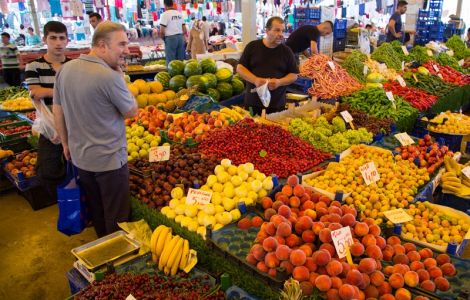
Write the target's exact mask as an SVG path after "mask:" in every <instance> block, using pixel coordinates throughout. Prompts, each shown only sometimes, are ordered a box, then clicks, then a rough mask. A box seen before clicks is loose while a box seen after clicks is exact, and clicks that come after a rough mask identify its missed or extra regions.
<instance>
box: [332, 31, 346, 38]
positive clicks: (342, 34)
mask: <svg viewBox="0 0 470 300" xmlns="http://www.w3.org/2000/svg"><path fill="white" fill-rule="evenodd" d="M333 37H334V38H335V39H342V38H345V37H346V29H338V30H336V29H335V31H334V32H333Z"/></svg>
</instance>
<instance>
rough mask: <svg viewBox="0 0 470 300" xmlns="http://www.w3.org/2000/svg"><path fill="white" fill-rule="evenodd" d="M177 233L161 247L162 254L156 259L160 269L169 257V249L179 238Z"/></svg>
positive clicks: (170, 249) (171, 248) (171, 249)
mask: <svg viewBox="0 0 470 300" xmlns="http://www.w3.org/2000/svg"><path fill="white" fill-rule="evenodd" d="M180 239H181V238H180V236H179V235H175V236H174V237H173V238H172V239H171V241H170V242H169V243H166V244H165V248H164V249H163V252H162V255H161V256H160V259H159V261H158V268H159V269H160V270H162V269H163V267H165V266H166V265H167V262H168V258H169V257H170V254H171V251H173V248H175V245H176V243H177V242H178V241H179V240H180Z"/></svg>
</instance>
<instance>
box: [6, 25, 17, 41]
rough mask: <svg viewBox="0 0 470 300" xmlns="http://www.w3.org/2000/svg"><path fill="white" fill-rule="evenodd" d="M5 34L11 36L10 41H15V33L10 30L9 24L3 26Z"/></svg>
mask: <svg viewBox="0 0 470 300" xmlns="http://www.w3.org/2000/svg"><path fill="white" fill-rule="evenodd" d="M3 32H6V33H8V34H9V35H10V39H12V40H14V39H15V38H16V35H15V31H14V30H13V29H11V28H10V25H9V24H8V23H5V26H3Z"/></svg>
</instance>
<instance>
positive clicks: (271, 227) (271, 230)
mask: <svg viewBox="0 0 470 300" xmlns="http://www.w3.org/2000/svg"><path fill="white" fill-rule="evenodd" d="M264 231H266V233H267V234H268V235H270V236H273V235H275V234H276V224H274V223H273V222H268V223H266V226H264Z"/></svg>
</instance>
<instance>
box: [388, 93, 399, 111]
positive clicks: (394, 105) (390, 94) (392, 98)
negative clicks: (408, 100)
mask: <svg viewBox="0 0 470 300" xmlns="http://www.w3.org/2000/svg"><path fill="white" fill-rule="evenodd" d="M385 94H386V95H387V98H388V100H390V101H391V102H392V106H393V109H397V105H396V104H395V98H394V97H393V93H392V92H386V93H385Z"/></svg>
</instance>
